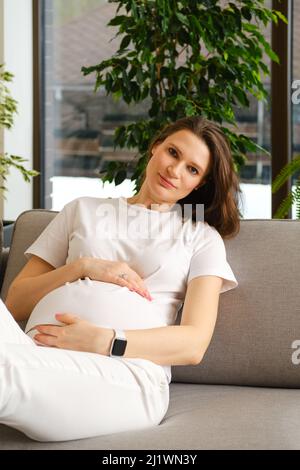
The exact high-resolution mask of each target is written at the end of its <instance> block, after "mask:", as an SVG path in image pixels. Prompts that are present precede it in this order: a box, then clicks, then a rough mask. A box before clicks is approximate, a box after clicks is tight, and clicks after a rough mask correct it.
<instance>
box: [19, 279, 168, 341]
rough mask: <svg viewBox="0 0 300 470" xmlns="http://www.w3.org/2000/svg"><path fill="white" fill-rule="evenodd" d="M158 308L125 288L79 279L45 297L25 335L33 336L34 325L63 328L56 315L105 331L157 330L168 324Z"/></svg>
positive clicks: (34, 313)
mask: <svg viewBox="0 0 300 470" xmlns="http://www.w3.org/2000/svg"><path fill="white" fill-rule="evenodd" d="M161 307H162V306H161V305H160V306H158V305H157V304H156V303H155V300H153V301H152V302H150V301H149V300H147V299H146V298H144V297H142V296H141V295H139V294H137V293H136V292H131V291H130V290H129V289H127V287H121V286H118V285H116V284H112V283H107V282H101V281H92V280H90V279H88V278H86V279H84V280H81V279H78V281H75V282H71V283H66V284H64V285H63V286H61V287H58V288H57V289H54V290H53V291H51V292H49V294H47V295H45V297H43V298H42V299H41V300H40V301H39V302H38V303H37V304H36V306H35V308H34V309H33V311H32V313H31V315H30V317H29V319H28V322H27V324H26V328H25V332H26V333H27V334H28V335H29V336H31V337H33V336H34V335H35V334H36V333H37V330H35V327H36V326H37V325H41V324H52V325H62V323H60V322H58V321H57V320H56V318H55V314H56V313H73V314H75V315H78V316H79V317H80V318H82V319H84V320H88V321H90V322H91V323H94V324H96V325H97V326H101V327H104V328H120V329H142V328H156V327H160V326H166V325H167V323H166V316H165V314H164V313H163V311H162V308H161Z"/></svg>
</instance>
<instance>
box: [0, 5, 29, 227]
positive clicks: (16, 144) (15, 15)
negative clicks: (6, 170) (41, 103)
mask: <svg viewBox="0 0 300 470" xmlns="http://www.w3.org/2000/svg"><path fill="white" fill-rule="evenodd" d="M0 4H1V6H0V16H1V8H2V19H1V20H0V26H1V22H3V28H0V50H1V44H2V48H3V57H2V58H3V60H2V62H4V63H5V68H6V70H8V71H9V72H11V73H13V74H14V76H15V77H14V80H13V82H12V83H11V84H9V89H10V91H11V93H12V96H13V98H14V99H16V100H17V101H18V114H17V115H16V117H15V121H14V126H13V128H12V129H11V130H5V131H4V151H5V152H8V153H9V154H12V155H19V156H21V157H23V158H26V159H27V160H28V161H26V162H24V164H23V165H24V167H25V168H27V169H32V161H33V144H32V131H33V126H32V121H33V119H32V118H33V105H32V103H33V85H32V0H22V1H20V0H0ZM6 186H7V188H8V191H7V192H6V195H5V196H6V200H5V201H4V202H3V201H2V203H3V206H4V209H3V218H4V219H6V220H15V219H16V218H17V217H18V215H19V214H20V213H21V212H23V211H25V210H28V209H31V208H32V200H33V197H32V186H33V183H32V179H31V182H30V183H26V182H25V181H24V179H23V177H22V174H21V173H20V172H19V171H17V170H16V169H14V168H12V169H11V170H10V174H9V175H8V176H7V182H6Z"/></svg>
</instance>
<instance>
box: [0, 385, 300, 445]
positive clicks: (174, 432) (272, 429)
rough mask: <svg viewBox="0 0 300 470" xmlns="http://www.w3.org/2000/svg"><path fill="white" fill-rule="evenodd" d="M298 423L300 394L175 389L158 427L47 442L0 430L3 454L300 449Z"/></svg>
mask: <svg viewBox="0 0 300 470" xmlns="http://www.w3.org/2000/svg"><path fill="white" fill-rule="evenodd" d="M299 422H300V390H290V389H270V388H263V387H260V388H255V387H232V386H228V385H227V386H221V385H218V386H215V385H199V384H197V385H195V384H171V389H170V404H169V409H168V411H167V414H166V415H165V417H164V418H163V420H162V422H161V423H160V424H159V426H154V427H151V428H149V429H146V430H139V431H138V432H136V431H131V432H122V433H116V434H109V435H105V436H99V437H94V438H91V439H80V440H75V441H66V442H49V443H45V442H36V441H32V440H30V439H29V438H28V437H26V436H25V435H24V434H22V433H20V432H18V431H15V430H14V429H11V428H8V427H6V426H1V425H0V449H18V450H22V449H26V450H38V449H43V450H44V449H48V450H73V449H76V450H78V449H83V450H84V449H103V450H107V449H110V450H115V449H120V450H122V449H126V450H127V449H131V450H137V449H173V450H176V449H183V450H184V449H195V450H210V449H220V450H221V449H226V450H235V449H239V450H247V449H255V450H259V449H266V450H285V449H286V450H289V449H293V450H295V449H298V450H299V449H300V427H299ZM183 430H184V432H183Z"/></svg>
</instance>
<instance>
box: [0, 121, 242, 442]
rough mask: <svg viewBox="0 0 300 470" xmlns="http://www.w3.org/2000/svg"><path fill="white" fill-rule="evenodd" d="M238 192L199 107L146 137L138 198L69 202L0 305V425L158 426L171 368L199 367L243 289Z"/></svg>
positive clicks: (64, 429)
mask: <svg viewBox="0 0 300 470" xmlns="http://www.w3.org/2000/svg"><path fill="white" fill-rule="evenodd" d="M238 192H240V189H239V184H238V178H237V176H236V174H235V173H234V169H233V161H232V155H231V152H230V147H229V144H228V142H227V140H226V137H225V136H224V134H223V132H222V131H221V129H220V128H219V126H218V125H216V124H214V123H212V122H210V121H208V120H206V119H204V118H201V117H200V116H194V117H188V118H182V119H180V120H178V121H176V122H175V123H172V124H169V125H168V126H166V127H164V128H163V129H162V130H161V131H160V133H158V134H157V135H156V136H155V137H154V139H153V140H152V142H151V144H150V146H149V153H148V163H147V166H146V170H145V174H144V177H143V182H142V185H141V189H140V191H139V192H138V193H137V194H136V195H134V196H133V197H131V198H128V199H126V198H124V197H120V198H108V199H104V198H93V197H80V198H77V199H75V200H73V201H71V202H70V203H68V204H66V205H65V207H64V208H63V209H62V211H61V212H60V213H59V214H57V215H56V217H54V219H53V220H52V221H51V222H50V224H49V225H48V226H47V227H46V229H45V230H44V231H43V232H42V233H41V235H40V236H39V237H38V238H37V240H35V241H34V243H33V244H32V245H31V246H30V247H28V249H27V250H26V252H25V256H26V257H27V258H28V261H27V264H26V265H25V266H24V268H23V269H22V270H21V271H20V273H19V274H18V276H17V277H16V278H15V279H14V281H13V282H12V284H11V286H10V288H9V291H8V295H7V298H6V301H5V304H6V305H4V303H3V302H1V301H0V366H1V367H0V422H1V423H3V424H6V425H8V426H11V427H13V428H16V429H18V430H20V431H21V432H23V433H25V434H26V435H27V436H29V437H30V438H32V439H35V440H38V441H63V440H72V439H81V438H87V437H93V436H98V435H103V434H110V433H116V432H123V431H130V430H137V429H143V428H147V427H150V426H155V425H158V424H159V423H160V422H161V421H162V419H163V418H164V416H165V414H166V412H167V409H168V406H169V384H170V382H171V365H187V364H192V365H195V364H199V363H200V362H201V360H202V358H203V356H204V354H205V351H206V350H207V348H208V345H209V343H210V340H211V337H212V334H213V331H214V326H215V323H216V318H217V311H218V303H219V295H220V293H222V292H226V291H228V290H230V289H233V288H235V287H236V286H237V285H238V283H237V280H236V278H235V276H234V274H233V272H232V270H231V267H230V265H229V264H228V262H227V259H226V251H225V245H224V241H223V238H230V237H233V236H235V235H236V234H237V233H238V231H239V216H240V213H239V210H238ZM182 306H183V310H182V316H181V321H180V324H175V323H176V317H177V313H178V311H179V309H180V308H181V307H182ZM19 321H25V322H27V323H26V327H25V333H24V332H23V331H22V330H21V328H20V327H19V326H18V323H17V322H19Z"/></svg>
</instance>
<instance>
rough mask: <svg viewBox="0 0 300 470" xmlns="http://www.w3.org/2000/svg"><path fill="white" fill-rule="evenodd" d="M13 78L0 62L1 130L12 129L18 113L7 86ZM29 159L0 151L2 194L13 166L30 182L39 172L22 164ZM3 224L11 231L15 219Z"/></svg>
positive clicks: (3, 194) (0, 188)
mask: <svg viewBox="0 0 300 470" xmlns="http://www.w3.org/2000/svg"><path fill="white" fill-rule="evenodd" d="M12 79H13V74H11V73H10V72H7V71H5V70H4V65H3V64H0V130H1V129H11V128H12V126H13V123H14V116H15V114H16V113H17V101H16V100H14V99H13V97H12V96H11V94H10V91H9V89H8V88H7V86H6V83H7V82H11V81H12ZM25 161H27V160H26V159H24V158H22V157H20V156H18V155H9V154H8V153H4V154H2V153H0V178H1V186H0V191H1V195H2V196H3V197H4V199H6V197H5V191H7V187H6V179H7V175H8V174H9V170H10V168H11V167H14V168H16V169H17V170H18V171H20V172H21V173H22V176H23V178H24V180H25V181H27V182H29V181H30V177H33V176H36V175H38V174H39V173H38V172H37V171H35V170H27V169H26V168H24V166H23V165H22V163H23V162H25ZM2 224H3V227H4V232H5V231H6V229H7V231H11V230H12V225H13V221H2V220H1V229H2Z"/></svg>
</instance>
